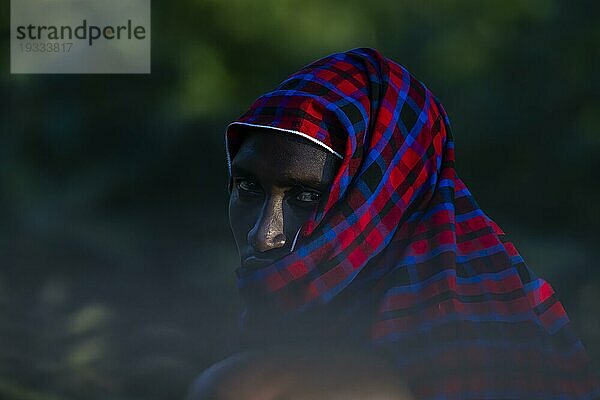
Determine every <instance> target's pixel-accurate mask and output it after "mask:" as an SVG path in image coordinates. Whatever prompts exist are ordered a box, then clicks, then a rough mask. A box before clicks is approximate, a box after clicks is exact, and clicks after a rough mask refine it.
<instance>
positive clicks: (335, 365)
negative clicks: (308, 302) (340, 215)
mask: <svg viewBox="0 0 600 400" xmlns="http://www.w3.org/2000/svg"><path fill="white" fill-rule="evenodd" d="M245 134H246V135H247V137H246V139H245V140H244V142H243V144H242V145H241V147H240V149H239V151H238V152H237V154H236V156H235V157H234V159H233V160H232V171H231V172H232V180H231V182H230V185H231V187H230V189H231V194H230V199H229V219H230V224H231V229H232V231H233V235H234V238H235V241H236V244H237V247H238V251H239V254H240V259H241V263H242V266H243V267H246V268H263V267H266V266H268V265H269V264H271V263H272V262H274V261H275V260H278V259H280V258H281V257H283V256H285V255H286V254H287V253H289V252H290V250H291V249H292V245H293V241H294V237H295V235H296V233H297V232H298V230H299V229H300V228H301V227H302V225H303V224H304V223H305V222H306V221H307V220H308V218H309V217H310V215H311V213H312V212H313V211H314V210H315V208H316V207H317V206H318V205H319V204H320V203H321V202H322V201H324V200H325V195H326V194H327V192H328V190H329V188H330V187H331V183H332V182H333V179H334V177H335V173H336V172H337V170H338V168H339V165H340V160H339V158H337V157H336V156H335V155H334V154H332V153H331V152H329V151H327V150H326V149H324V148H323V147H321V146H319V145H317V144H315V143H312V142H311V141H309V140H307V139H305V138H303V137H300V136H294V135H293V134H287V133H283V132H272V131H269V130H258V129H257V130H248V131H246V132H245ZM265 317H266V318H267V319H269V318H270V317H273V315H272V314H268V315H265ZM307 328H308V330H309V331H310V332H314V330H315V329H316V328H314V329H313V328H312V327H310V326H308V327H307ZM263 334H264V335H265V336H266V337H267V338H271V337H275V336H279V335H284V336H285V334H286V333H285V332H284V331H282V330H281V329H280V328H278V329H274V330H273V331H269V329H267V331H263ZM267 341H268V342H270V340H267ZM373 398H378V399H382V400H383V399H386V400H387V399H390V400H391V399H394V400H396V399H397V400H400V399H407V400H408V399H411V398H412V397H411V396H410V395H409V394H408V393H407V391H406V388H405V387H404V385H403V383H402V381H401V380H399V379H398V376H397V375H396V371H395V370H394V369H393V368H392V367H391V366H390V365H389V364H388V363H387V362H385V361H383V359H382V358H380V357H378V356H377V355H376V354H369V353H364V352H357V351H355V349H354V348H352V347H350V348H337V347H336V346H332V345H331V344H329V343H328V344H325V345H324V347H316V348H314V349H312V348H310V347H275V348H271V349H270V350H260V351H258V350H257V351H253V352H244V353H239V354H236V355H234V356H232V357H229V358H228V359H226V360H223V361H221V362H219V363H217V364H215V365H213V366H212V367H210V368H209V369H207V370H206V371H205V372H204V373H202V374H201V375H200V377H199V378H198V379H197V380H196V382H195V383H194V385H193V386H192V388H191V391H190V393H189V395H188V399H189V400H232V399H236V400H238V399H240V400H279V399H289V400H337V399H340V400H342V399H344V400H345V399H357V400H358V399H361V400H362V399H365V400H366V399H373Z"/></svg>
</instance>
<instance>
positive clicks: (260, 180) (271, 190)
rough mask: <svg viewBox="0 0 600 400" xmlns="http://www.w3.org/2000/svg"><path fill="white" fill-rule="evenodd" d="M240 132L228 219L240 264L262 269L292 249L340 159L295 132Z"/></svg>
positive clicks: (330, 180) (321, 198)
mask: <svg viewBox="0 0 600 400" xmlns="http://www.w3.org/2000/svg"><path fill="white" fill-rule="evenodd" d="M243 134H244V135H247V137H246V139H245V140H244V142H243V144H242V146H241V147H240V149H239V151H238V153H237V154H236V156H235V158H234V159H233V160H232V165H231V175H232V187H231V194H230V197H229V221H230V224H231V229H232V231H233V235H234V237H235V242H236V244H237V247H238V252H239V255H240V259H241V264H242V266H243V267H246V268H261V267H265V266H267V265H269V264H271V263H272V262H274V261H275V260H277V259H279V258H281V257H283V256H284V255H285V254H287V253H289V252H290V250H291V249H292V243H293V242H294V239H295V238H296V235H297V233H298V231H299V230H300V228H301V227H302V225H303V223H304V222H306V221H307V220H308V218H309V216H310V214H311V212H312V211H313V210H314V209H315V208H316V207H317V205H318V204H319V202H320V201H322V200H323V198H324V197H325V194H326V193H327V192H328V190H329V188H330V186H331V183H332V181H333V178H334V176H335V173H336V171H337V168H338V165H339V159H338V158H336V156H334V155H333V154H331V153H330V152H328V151H327V150H325V149H323V148H322V147H320V146H318V145H317V144H314V143H312V142H310V141H309V140H307V139H305V138H302V137H300V136H295V135H293V134H287V133H283V132H272V131H269V130H248V131H247V132H244V133H243Z"/></svg>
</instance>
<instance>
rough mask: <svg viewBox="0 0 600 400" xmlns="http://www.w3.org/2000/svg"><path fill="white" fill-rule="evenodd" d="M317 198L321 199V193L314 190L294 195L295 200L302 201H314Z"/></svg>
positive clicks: (317, 199)
mask: <svg viewBox="0 0 600 400" xmlns="http://www.w3.org/2000/svg"><path fill="white" fill-rule="evenodd" d="M319 199H321V195H320V194H319V193H316V192H302V193H300V194H298V196H296V200H298V201H301V202H303V203H314V202H315V201H319Z"/></svg>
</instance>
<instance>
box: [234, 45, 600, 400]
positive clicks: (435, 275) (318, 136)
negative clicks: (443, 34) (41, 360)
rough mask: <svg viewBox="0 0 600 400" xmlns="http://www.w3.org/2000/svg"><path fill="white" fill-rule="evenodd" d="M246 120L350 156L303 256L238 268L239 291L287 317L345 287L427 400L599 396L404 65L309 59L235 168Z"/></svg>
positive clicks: (268, 98)
mask: <svg viewBox="0 0 600 400" xmlns="http://www.w3.org/2000/svg"><path fill="white" fill-rule="evenodd" d="M247 125H250V126H259V127H260V126H262V127H270V128H273V129H274V130H279V131H282V132H291V133H297V134H300V135H302V136H304V137H307V138H308V139H310V140H313V141H314V142H316V143H318V144H320V145H322V146H323V147H324V148H327V149H329V150H330V151H332V152H334V153H337V154H338V155H339V156H340V157H341V158H342V161H341V167H340V169H339V172H338V173H337V175H336V177H335V179H334V182H333V184H332V187H331V191H330V193H328V195H327V197H326V200H325V201H323V202H322V204H321V205H320V206H319V207H318V208H317V209H316V210H315V211H314V213H313V214H312V215H311V218H310V219H309V221H308V222H307V223H306V224H305V225H304V226H303V229H302V230H301V233H300V235H299V237H298V242H297V245H296V248H295V249H294V251H293V252H291V253H290V254H289V255H287V256H285V257H284V258H282V259H280V260H278V261H276V262H275V263H274V264H272V265H270V266H269V267H267V268H263V269H260V270H255V271H245V270H242V269H240V270H238V281H239V287H240V290H241V292H242V294H243V295H244V296H251V295H252V294H258V295H262V296H266V297H267V298H268V299H269V301H271V302H273V303H274V304H277V305H278V306H279V307H281V308H282V309H284V310H287V311H286V312H288V313H289V315H294V314H295V313H298V314H299V313H302V312H307V310H310V309H311V308H319V307H322V306H325V305H326V304H328V303H330V302H332V301H334V300H335V299H336V298H338V297H340V296H342V295H343V294H344V293H347V292H351V293H355V294H356V295H357V296H361V294H362V295H363V296H365V298H368V299H369V301H373V299H375V300H376V302H377V311H376V313H375V317H374V322H373V326H372V330H371V339H372V343H373V344H374V345H376V346H378V347H381V348H383V349H386V350H388V351H389V353H390V354H394V355H395V359H396V361H397V364H398V367H399V369H400V371H401V372H402V375H403V376H404V377H405V378H407V379H408V380H409V382H410V384H411V386H412V388H413V390H414V391H415V393H416V395H417V397H418V398H422V399H466V398H472V399H589V398H593V397H594V396H598V395H600V393H599V391H598V386H597V383H596V381H595V380H594V378H593V377H592V375H591V373H590V372H589V367H588V360H587V358H586V355H585V352H584V349H583V347H582V344H581V342H580V341H579V340H578V339H577V337H576V336H575V335H574V334H573V332H572V330H571V326H570V323H569V320H568V318H567V315H566V313H565V310H564V309H563V307H562V305H561V303H560V302H559V301H558V300H557V298H556V295H555V293H554V291H553V290H552V288H551V287H550V286H549V285H548V283H546V282H545V281H544V280H542V279H540V278H539V277H537V276H536V275H535V274H534V273H533V272H532V271H531V270H530V269H529V268H528V266H527V265H526V263H525V262H524V260H523V258H522V257H521V256H520V255H519V253H518V252H517V250H516V249H515V246H514V245H513V244H512V243H511V242H510V241H509V239H508V237H507V235H506V234H505V233H504V232H503V231H502V230H501V228H500V227H499V226H498V225H497V224H495V223H494V221H492V220H491V219H490V218H489V217H488V216H487V215H486V214H485V213H484V212H483V211H482V210H481V209H480V208H479V206H478V205H477V203H476V201H475V199H474V198H473V196H472V195H471V193H470V192H469V190H468V189H467V187H466V186H465V184H464V183H463V182H462V181H461V179H460V178H459V177H458V175H457V173H456V170H455V158H454V140H453V137H452V134H451V132H450V124H449V121H448V118H447V115H446V113H445V111H444V109H443V108H442V106H441V104H440V103H439V101H438V100H437V99H436V98H435V97H434V95H433V94H432V93H431V92H430V91H429V90H428V89H427V88H426V87H425V86H424V85H423V84H422V83H421V82H419V81H418V80H416V79H415V78H414V77H413V76H412V75H411V74H410V73H409V72H408V71H407V70H406V69H405V68H403V67H402V66H400V65H398V64H396V63H395V62H393V61H391V60H389V59H387V58H384V57H383V56H382V55H381V54H380V53H378V52H377V51H376V50H373V49H366V48H361V49H354V50H351V51H347V52H344V53H339V54H333V55H330V56H328V57H325V58H323V59H320V60H318V61H315V62H313V63H312V64H310V65H308V66H306V67H304V68H302V69H301V70H300V71H298V72H296V73H294V74H293V75H291V76H290V77H289V78H288V79H286V80H285V81H284V82H283V83H281V85H279V87H277V88H276V89H275V90H274V91H272V92H269V93H267V94H265V95H263V96H261V97H260V98H258V99H257V100H256V101H255V102H254V104H252V106H251V107H250V109H249V110H248V111H247V112H246V113H245V114H244V115H243V116H242V117H240V118H239V119H238V120H237V121H235V122H234V123H232V124H231V125H230V126H229V127H228V129H227V133H226V147H227V154H228V161H231V158H232V157H234V156H235V153H236V151H237V149H238V148H239V146H240V142H241V139H242V135H243V129H241V128H243V127H244V126H247Z"/></svg>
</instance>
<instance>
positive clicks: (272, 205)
mask: <svg viewBox="0 0 600 400" xmlns="http://www.w3.org/2000/svg"><path fill="white" fill-rule="evenodd" d="M286 240H287V238H286V237H285V233H284V227H283V196H269V197H268V198H267V199H266V200H265V204H264V206H263V208H262V212H261V214H260V215H259V217H258V219H257V221H256V223H255V224H254V227H253V228H252V229H251V230H250V232H248V242H249V243H250V245H251V246H252V247H253V248H254V249H255V250H257V251H260V252H266V251H269V250H273V249H277V248H280V247H283V246H285V243H286Z"/></svg>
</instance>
